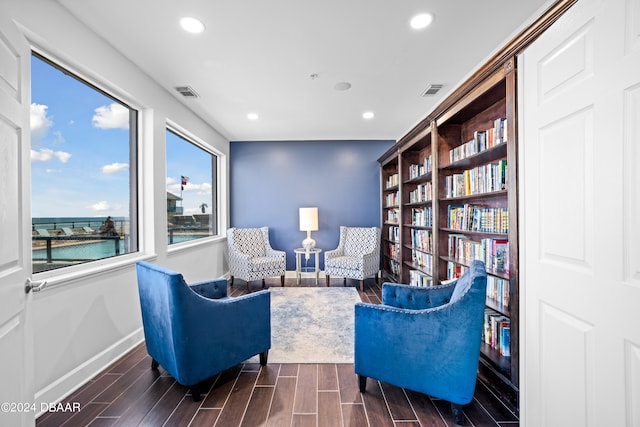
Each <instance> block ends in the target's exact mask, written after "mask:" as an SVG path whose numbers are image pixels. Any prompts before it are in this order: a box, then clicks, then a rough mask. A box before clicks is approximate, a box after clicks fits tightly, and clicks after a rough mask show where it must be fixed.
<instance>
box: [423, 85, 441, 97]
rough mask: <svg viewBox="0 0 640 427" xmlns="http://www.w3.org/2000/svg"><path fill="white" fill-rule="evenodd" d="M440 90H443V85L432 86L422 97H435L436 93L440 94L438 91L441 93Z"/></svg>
mask: <svg viewBox="0 0 640 427" xmlns="http://www.w3.org/2000/svg"><path fill="white" fill-rule="evenodd" d="M440 89H442V85H441V84H435V83H434V84H430V85H429V86H428V87H427V89H425V91H424V92H422V96H433V95H435V94H436V93H438V91H440Z"/></svg>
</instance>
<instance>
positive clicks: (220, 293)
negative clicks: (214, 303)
mask: <svg viewBox="0 0 640 427" xmlns="http://www.w3.org/2000/svg"><path fill="white" fill-rule="evenodd" d="M189 287H190V288H191V289H192V290H193V291H194V292H195V293H197V294H199V295H202V296H203V297H207V298H211V299H220V298H224V297H226V296H227V279H224V278H220V279H214V280H208V281H203V282H197V283H192V284H190V285H189Z"/></svg>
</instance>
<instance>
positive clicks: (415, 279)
mask: <svg viewBox="0 0 640 427" xmlns="http://www.w3.org/2000/svg"><path fill="white" fill-rule="evenodd" d="M409 285H411V286H419V287H426V286H433V278H432V277H431V276H429V275H428V274H426V273H424V272H422V271H419V270H409Z"/></svg>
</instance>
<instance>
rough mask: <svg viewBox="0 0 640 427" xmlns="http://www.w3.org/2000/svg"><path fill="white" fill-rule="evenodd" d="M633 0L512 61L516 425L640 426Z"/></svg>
mask: <svg viewBox="0 0 640 427" xmlns="http://www.w3.org/2000/svg"><path fill="white" fill-rule="evenodd" d="M639 13H640V0H614V1H606V2H605V1H602V0H579V1H578V2H577V3H576V4H575V5H574V6H572V7H571V8H570V9H569V10H568V11H567V12H566V13H565V14H564V15H563V16H562V17H561V18H560V19H559V20H558V21H557V22H556V23H555V24H554V25H552V26H551V27H550V28H549V29H548V30H547V31H545V33H544V34H542V35H541V37H540V38H539V39H537V40H536V41H535V42H533V43H532V44H531V45H530V46H529V47H527V49H526V50H525V51H524V52H523V53H522V54H521V55H520V56H519V58H518V61H519V66H518V70H519V76H520V81H519V121H518V125H519V130H520V137H519V141H520V165H521V167H520V173H521V176H520V185H521V186H520V200H521V206H520V210H521V215H520V218H522V222H521V225H520V226H521V229H520V235H521V236H522V237H521V242H522V247H521V252H520V253H521V267H520V271H521V278H520V283H521V290H522V291H521V296H522V301H521V308H524V311H525V313H524V315H525V318H526V321H525V322H523V326H522V331H521V333H522V337H523V340H522V344H521V345H522V348H521V354H522V355H523V356H522V357H523V359H522V361H521V369H522V375H523V381H522V383H523V388H522V395H521V399H522V400H521V405H522V412H521V414H522V420H523V424H526V425H533V426H543V425H544V426H556V425H583V426H600V425H627V426H640V410H639V409H638V404H637V402H640V328H638V325H639V324H640V315H639V314H638V312H639V311H638V307H640V226H639V225H638V221H637V219H638V218H639V217H640V216H639V215H640V172H639V171H640V168H639V167H638V165H639V164H640V148H639V147H640V43H639V40H640V15H639Z"/></svg>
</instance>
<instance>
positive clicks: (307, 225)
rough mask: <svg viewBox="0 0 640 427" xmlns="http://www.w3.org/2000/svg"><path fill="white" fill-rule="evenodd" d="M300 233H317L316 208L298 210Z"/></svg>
mask: <svg viewBox="0 0 640 427" xmlns="http://www.w3.org/2000/svg"><path fill="white" fill-rule="evenodd" d="M300 231H318V208H300Z"/></svg>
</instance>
